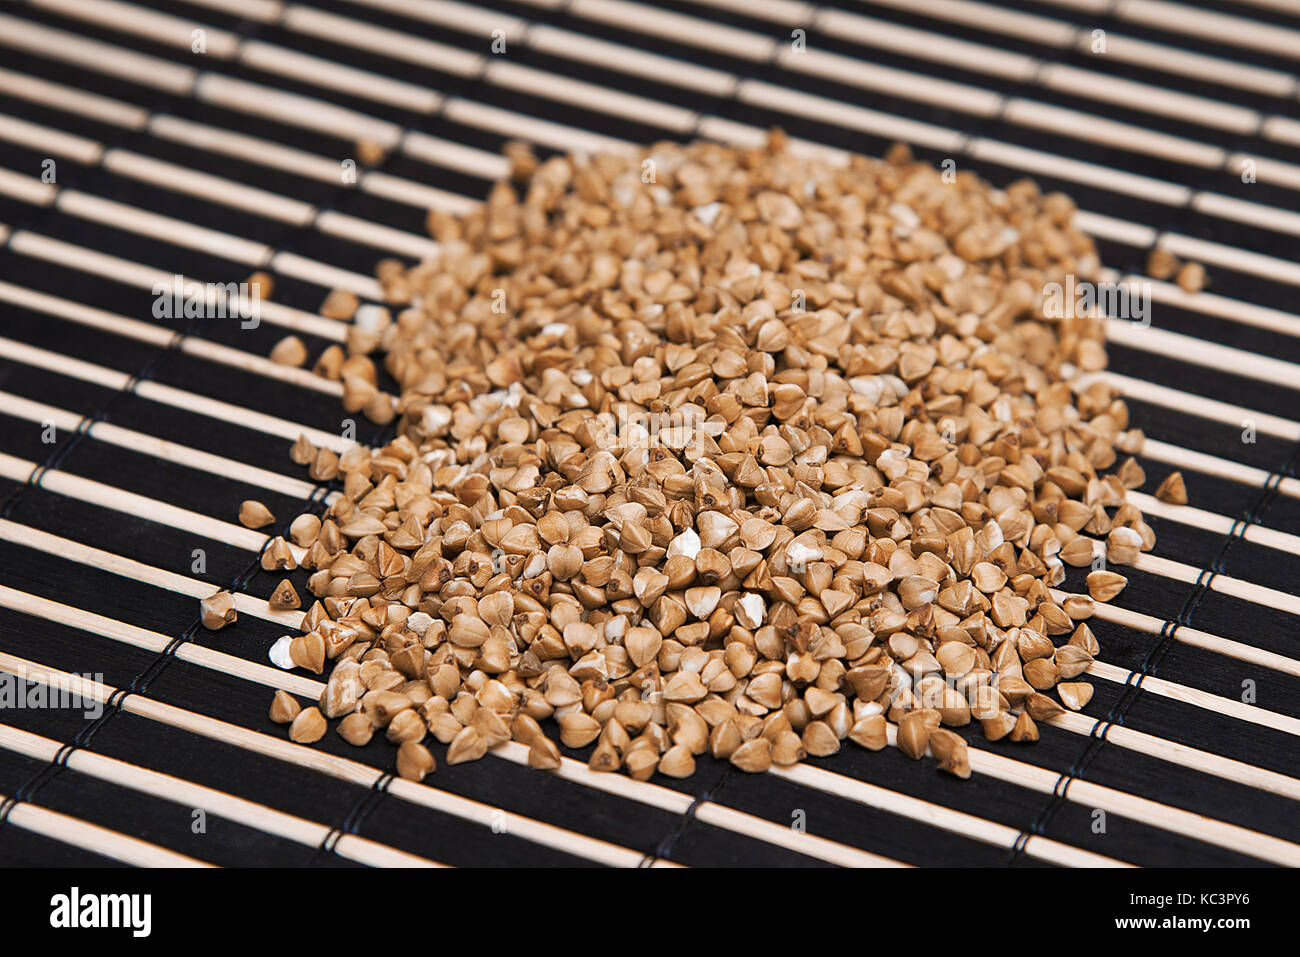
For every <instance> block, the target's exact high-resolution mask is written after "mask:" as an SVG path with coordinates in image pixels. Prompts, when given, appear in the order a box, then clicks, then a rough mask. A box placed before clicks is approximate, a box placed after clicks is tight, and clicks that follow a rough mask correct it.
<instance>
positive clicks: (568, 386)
mask: <svg viewBox="0 0 1300 957" xmlns="http://www.w3.org/2000/svg"><path fill="white" fill-rule="evenodd" d="M509 153H510V156H511V159H512V163H513V169H514V177H513V183H502V184H499V185H498V186H497V187H496V188H495V189H494V190H493V191H492V194H491V196H490V198H489V199H488V201H487V203H486V204H485V205H484V206H482V207H481V208H480V209H478V210H476V211H475V212H473V213H471V214H469V215H467V216H464V217H461V218H453V217H451V216H448V215H444V214H433V215H431V217H430V227H431V230H432V232H433V234H434V235H435V237H436V238H437V240H438V241H439V242H440V243H441V246H442V252H441V256H440V257H439V258H438V259H437V260H436V261H432V262H425V263H422V264H420V265H419V266H416V267H415V268H411V269H406V268H404V267H403V266H402V265H400V264H398V263H395V262H386V263H384V264H381V267H380V270H379V277H380V280H381V282H382V285H383V288H384V290H385V292H386V294H387V296H388V299H389V306H391V307H392V308H391V310H390V309H389V308H385V307H376V306H361V307H360V308H358V305H357V303H356V301H355V299H351V298H350V297H348V296H347V295H346V294H338V293H336V294H334V295H332V296H331V297H330V301H329V302H327V308H326V310H325V311H326V312H328V313H330V314H334V315H337V316H339V317H341V318H350V319H352V320H353V321H354V324H353V326H352V327H351V334H350V336H349V339H348V343H347V349H346V350H344V349H342V348H340V347H338V346H334V347H331V348H330V349H329V350H327V352H326V353H325V354H324V355H322V356H321V357H320V358H319V361H318V362H317V363H316V369H317V371H318V372H320V373H321V374H324V375H328V376H330V377H332V378H335V379H341V381H342V385H343V391H344V406H345V408H347V409H348V410H349V411H351V412H364V413H365V414H367V415H368V416H369V417H370V418H371V419H372V420H374V421H376V422H379V423H387V422H392V421H394V420H396V434H397V438H396V439H395V440H394V441H392V442H390V443H389V444H388V445H386V446H385V447H383V448H381V449H366V448H363V447H357V448H354V449H353V450H352V451H349V452H347V453H345V454H344V455H342V456H341V457H338V456H336V455H335V454H334V453H332V452H330V451H329V450H327V449H317V448H314V447H313V446H311V445H310V444H309V443H308V442H307V441H306V440H305V439H300V440H299V441H298V443H297V444H296V445H295V446H294V449H293V455H294V459H295V461H297V462H298V463H300V464H302V465H305V466H308V467H309V468H310V473H311V475H312V476H313V477H314V478H315V479H318V480H331V479H335V478H340V479H341V480H342V489H343V494H342V495H341V497H339V498H338V499H337V500H336V501H334V502H333V504H332V505H331V506H330V507H329V509H328V511H327V512H326V514H325V516H324V519H323V520H322V519H321V518H318V517H316V516H314V515H310V514H307V515H303V516H300V517H299V518H297V519H296V520H295V521H294V522H293V523H292V526H291V530H290V535H289V538H290V540H291V541H292V542H294V543H295V544H296V545H297V546H299V548H300V549H303V550H305V553H303V554H302V561H301V565H302V567H304V568H306V569H309V570H311V571H312V575H311V578H310V580H309V583H308V587H309V589H310V591H311V592H312V594H313V595H315V596H316V597H317V598H318V599H319V600H318V601H316V602H315V603H314V604H312V605H311V607H310V608H309V609H308V611H307V612H306V618H305V620H304V622H303V631H304V634H303V635H301V636H298V637H289V636H286V637H285V638H283V639H281V641H280V642H279V643H278V644H277V646H276V649H274V650H273V653H272V657H273V659H274V660H276V661H277V663H279V664H281V665H283V666H285V667H292V666H300V667H305V668H307V669H309V670H311V671H313V672H315V673H318V674H319V673H323V672H324V671H325V669H326V668H329V669H330V674H329V679H328V684H327V686H326V690H325V692H324V694H323V696H322V697H321V700H320V702H319V707H315V706H313V707H308V708H306V709H302V708H300V706H299V704H298V702H297V701H296V700H295V699H294V698H293V697H292V696H290V695H288V694H286V693H284V692H280V693H278V694H277V695H276V698H275V701H274V703H273V705H272V709H271V717H272V718H273V719H274V720H276V721H279V722H282V723H286V724H289V725H290V728H289V734H290V737H291V738H293V740H295V741H301V742H310V741H316V740H319V739H320V738H321V737H322V736H323V735H324V734H325V732H326V719H327V718H329V719H339V720H338V725H337V730H338V733H339V734H340V735H342V736H343V737H344V738H345V739H346V740H347V741H349V742H351V743H353V744H356V745H363V744H365V743H366V742H368V741H369V740H370V739H371V738H372V736H373V735H374V734H375V733H376V732H382V733H383V734H385V735H386V737H387V738H388V739H389V740H390V741H391V742H393V743H395V744H397V745H400V749H399V750H398V752H397V767H398V770H399V772H400V773H401V774H402V775H403V776H406V777H408V778H413V779H417V780H418V779H420V778H422V777H423V776H424V775H425V774H426V773H428V772H429V771H431V770H432V769H433V767H434V758H433V755H432V754H431V753H430V751H429V749H428V748H427V747H426V746H425V745H424V744H423V743H422V742H424V740H425V739H426V736H428V735H432V736H433V737H434V738H436V739H437V740H438V741H440V742H442V743H444V744H446V745H448V749H447V756H446V760H447V762H448V763H451V764H456V763H459V762H462V761H469V760H474V759H476V758H481V757H482V756H483V755H484V754H486V753H487V752H488V751H489V750H490V749H492V748H493V747H494V746H497V745H500V744H502V743H503V742H506V741H509V740H514V741H517V742H520V743H522V744H523V745H525V746H526V747H527V748H528V749H529V762H530V763H531V764H532V765H533V766H535V767H538V768H555V767H558V766H559V763H560V755H561V751H560V749H559V747H557V745H556V744H555V743H554V742H553V741H552V739H551V737H549V736H548V735H547V733H546V731H545V730H544V727H543V725H544V723H545V722H548V721H554V722H556V723H557V724H558V727H559V740H560V742H561V743H562V744H563V745H564V746H565V747H566V748H573V749H581V748H585V747H587V746H589V745H594V747H593V748H592V750H591V752H590V755H589V758H588V763H589V764H590V766H591V767H592V768H594V769H597V770H602V771H614V770H617V769H619V768H623V769H625V770H626V771H627V772H628V773H629V774H631V775H633V776H634V777H637V778H642V779H644V778H649V777H650V776H652V775H653V774H654V773H655V772H656V771H658V772H660V773H662V774H665V775H670V776H673V777H683V776H687V775H690V774H691V773H692V772H693V771H694V769H695V759H696V757H697V756H699V755H702V754H705V753H708V754H712V755H713V756H714V757H716V758H720V759H724V760H729V761H730V762H731V763H732V764H734V765H735V766H736V767H738V768H740V769H742V770H745V771H763V770H766V769H767V768H769V767H770V766H772V765H789V764H792V763H794V762H797V761H799V760H800V759H802V758H804V757H805V756H808V755H813V756H825V755H830V754H833V753H835V752H836V751H838V750H839V748H840V747H841V744H842V742H843V741H844V739H846V738H848V739H850V740H852V741H854V742H855V743H857V744H858V745H861V746H863V747H866V748H870V749H873V750H878V749H880V748H883V747H885V746H886V744H887V743H888V740H889V732H890V729H889V725H891V724H892V725H895V726H896V738H895V739H894V740H895V741H896V744H897V746H898V747H899V748H900V749H901V750H902V751H903V752H904V753H905V754H907V755H909V756H910V757H912V758H920V757H921V756H922V755H924V754H927V753H929V754H930V755H932V756H933V757H934V758H935V759H937V761H938V763H939V767H940V768H942V769H944V770H945V771H949V772H951V773H953V774H956V775H958V776H961V777H967V776H968V775H969V774H970V764H969V758H968V752H967V745H966V742H965V739H964V738H963V737H962V736H961V735H960V734H958V733H957V732H955V731H953V730H951V729H953V728H962V727H964V726H966V725H969V724H970V723H971V721H972V720H975V721H978V722H979V723H980V725H981V726H982V728H983V732H984V735H985V736H986V737H987V738H988V739H989V740H993V741H996V740H998V739H1001V738H1004V737H1006V738H1009V739H1010V740H1012V741H1033V740H1035V739H1036V738H1037V737H1038V729H1037V725H1036V722H1038V721H1043V720H1048V719H1051V718H1052V717H1054V716H1056V715H1058V714H1061V713H1062V711H1063V709H1064V708H1069V709H1072V710H1077V709H1079V708H1082V707H1084V706H1085V705H1086V704H1087V703H1088V700H1089V699H1090V697H1091V694H1092V688H1091V686H1090V685H1089V684H1087V683H1086V682H1081V681H1078V680H1076V679H1078V678H1080V677H1081V676H1082V675H1083V674H1084V672H1086V671H1087V669H1088V667H1089V665H1090V664H1091V662H1092V660H1093V656H1094V655H1096V654H1097V652H1098V648H1097V642H1096V640H1095V638H1094V637H1093V634H1092V632H1091V631H1090V629H1089V628H1088V625H1087V624H1086V622H1085V619H1087V618H1088V617H1089V616H1090V615H1091V614H1092V612H1093V601H1094V600H1098V601H1107V600H1109V599H1111V598H1113V597H1114V596H1115V595H1116V594H1118V593H1119V591H1120V589H1122V588H1123V587H1124V584H1125V579H1124V578H1123V577H1122V576H1120V575H1118V574H1116V573H1115V572H1113V571H1110V570H1109V569H1108V567H1107V563H1112V564H1114V563H1119V564H1123V563H1131V562H1132V561H1133V560H1134V559H1135V558H1136V557H1137V555H1138V553H1139V552H1140V551H1145V550H1149V549H1150V548H1151V547H1152V545H1153V544H1154V536H1153V535H1152V532H1151V529H1150V528H1149V526H1148V525H1147V524H1146V523H1145V522H1144V521H1143V519H1142V516H1141V514H1140V513H1139V512H1138V510H1137V509H1136V508H1135V507H1133V506H1132V505H1131V504H1126V503H1125V489H1126V487H1133V486H1135V485H1136V484H1140V483H1141V482H1142V481H1143V476H1142V474H1141V469H1140V468H1139V467H1138V466H1137V463H1136V462H1134V461H1133V460H1131V459H1130V460H1128V461H1126V462H1124V463H1123V464H1122V465H1121V466H1120V467H1119V468H1118V469H1117V470H1116V471H1115V472H1114V474H1109V475H1103V474H1102V472H1103V471H1104V470H1107V469H1110V468H1111V467H1112V466H1114V465H1116V463H1117V454H1116V448H1117V447H1120V448H1124V449H1134V448H1136V447H1137V443H1138V442H1140V433H1138V432H1136V431H1128V415H1127V411H1126V409H1125V406H1124V404H1123V403H1122V402H1121V401H1119V399H1117V398H1116V396H1115V394H1114V393H1113V392H1112V390H1111V389H1110V388H1108V387H1107V386H1105V385H1093V386H1091V387H1089V388H1087V389H1084V390H1082V391H1080V392H1078V393H1077V394H1076V392H1075V391H1074V390H1073V389H1072V387H1071V382H1072V380H1073V379H1074V378H1075V377H1076V375H1077V374H1078V373H1083V372H1091V371H1096V370H1099V369H1102V368H1103V367H1104V366H1105V364H1106V354H1105V349H1104V344H1103V334H1102V324H1101V321H1100V320H1099V319H1097V318H1090V317H1077V318H1068V319H1050V320H1049V319H1046V318H1044V317H1043V312H1042V301H1043V292H1042V291H1043V288H1044V286H1045V285H1046V284H1048V283H1051V282H1062V281H1063V280H1064V277H1065V276H1066V275H1067V274H1073V275H1074V276H1075V277H1077V278H1079V279H1088V280H1095V279H1096V277H1097V274H1098V271H1099V269H1100V263H1099V261H1098V258H1097V254H1096V251H1095V249H1094V246H1093V243H1092V241H1091V240H1090V239H1089V238H1088V237H1086V236H1084V235H1083V234H1082V233H1080V232H1079V231H1078V230H1076V229H1075V228H1074V226H1073V224H1072V217H1073V213H1074V206H1073V204H1072V203H1071V201H1070V200H1069V199H1068V198H1066V197H1065V196H1062V195H1060V194H1052V195H1046V196H1044V195H1042V194H1041V193H1040V192H1039V190H1038V189H1037V187H1036V186H1035V185H1034V184H1033V183H1031V182H1020V183H1016V184H1014V185H1012V186H1010V187H1008V188H1007V189H1005V190H999V189H994V188H991V187H990V186H989V185H987V184H985V183H983V182H981V181H980V180H979V179H978V178H977V177H975V176H974V175H973V174H970V173H965V172H962V173H959V174H958V175H957V176H956V177H955V180H952V181H949V180H951V177H948V178H945V177H944V176H943V175H941V174H940V172H939V171H937V170H935V169H934V168H932V167H930V166H928V165H925V164H922V163H918V162H914V161H913V160H912V158H911V156H910V154H909V153H908V152H907V151H906V149H902V148H896V149H895V150H894V151H891V154H890V156H889V158H888V159H887V160H885V161H880V160H874V159H868V158H866V157H861V156H856V157H853V158H852V160H851V161H850V162H849V163H848V164H847V165H844V166H837V165H833V164H831V163H829V162H827V161H824V160H821V159H815V158H806V157H804V156H801V155H799V154H797V153H795V152H794V151H792V150H790V149H787V148H786V145H785V142H784V137H783V136H782V135H781V134H780V133H779V131H774V133H773V134H772V136H771V139H770V141H769V143H768V145H767V148H765V149H755V150H745V149H736V148H731V147H726V146H720V145H715V144H709V143H696V144H693V145H690V146H679V145H674V144H660V145H657V146H654V147H653V148H651V149H649V150H648V151H645V152H643V153H640V154H633V153H629V154H627V155H597V156H592V157H589V158H576V157H568V158H562V157H556V158H552V159H548V160H545V161H538V160H537V159H536V158H535V157H533V155H532V154H531V153H529V152H528V151H527V150H526V149H522V148H514V149H512V150H510V151H509ZM349 300H350V301H349ZM394 313H395V315H394ZM281 352H282V353H284V354H291V355H293V356H295V357H297V358H296V361H302V358H301V355H300V351H299V350H297V349H281ZM372 354H378V355H382V357H383V359H382V361H383V366H384V368H385V369H386V370H387V372H388V373H389V375H390V376H391V378H392V380H394V381H395V382H396V383H397V387H398V392H399V394H397V395H390V394H386V393H385V392H383V391H382V390H381V389H380V388H379V387H378V385H377V382H378V381H379V376H378V375H377V369H376V366H375V361H376V360H374V359H372V358H371V355H372ZM290 361H295V360H293V359H291V360H290ZM255 506H256V503H246V508H245V509H244V510H243V511H244V512H246V513H247V520H248V521H249V522H260V523H262V524H267V523H269V521H270V519H271V517H270V515H269V512H268V513H266V514H263V513H264V512H266V510H265V509H264V508H262V509H261V511H259V510H258V508H259V507H255ZM241 514H242V513H241ZM268 556H269V557H268ZM263 564H264V567H267V568H271V569H289V568H292V567H294V564H295V559H294V556H293V554H292V551H291V549H290V548H289V545H288V543H287V542H286V541H284V540H283V539H275V540H273V542H272V544H271V545H270V546H269V547H268V549H267V552H266V553H265V554H264V557H263ZM1065 565H1077V566H1093V570H1092V571H1091V573H1090V574H1088V576H1087V587H1088V591H1089V595H1087V596H1085V595H1074V596H1066V595H1064V594H1062V593H1056V594H1055V595H1054V594H1053V591H1052V589H1053V587H1054V586H1057V585H1059V584H1061V583H1062V581H1063V580H1064V578H1065ZM272 605H273V607H279V608H293V607H298V606H299V599H298V596H297V594H296V592H295V591H294V589H293V586H292V585H291V584H289V583H288V582H287V581H285V582H284V583H282V585H281V587H280V588H279V589H277V591H276V595H275V597H273V599H272ZM1053 693H1054V695H1053Z"/></svg>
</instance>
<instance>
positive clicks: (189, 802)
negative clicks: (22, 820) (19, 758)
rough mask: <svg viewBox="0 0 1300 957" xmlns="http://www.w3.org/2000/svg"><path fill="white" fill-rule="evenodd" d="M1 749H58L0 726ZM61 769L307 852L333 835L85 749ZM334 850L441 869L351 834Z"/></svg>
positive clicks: (36, 754) (382, 862) (44, 752)
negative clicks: (266, 836) (292, 845)
mask: <svg viewBox="0 0 1300 957" xmlns="http://www.w3.org/2000/svg"><path fill="white" fill-rule="evenodd" d="M0 748H3V749H4V750H6V751H10V752H13V753H15V754H23V755H26V756H27V757H29V758H34V759H36V760H37V761H45V762H50V761H53V760H54V759H55V757H56V756H57V755H58V753H59V751H60V749H61V748H62V745H61V744H60V743H59V742H58V741H55V740H53V739H51V738H45V737H42V736H40V735H37V734H32V733H31V732H29V731H23V730H21V729H19V728H14V727H11V726H9V725H6V724H0ZM63 764H64V766H65V767H67V768H69V769H71V770H73V771H76V772H77V773H78V774H84V775H86V776H87V777H93V778H96V779H98V780H100V781H106V782H108V783H109V784H113V785H116V786H118V787H122V788H128V789H130V790H133V791H137V792H139V793H141V794H149V795H154V796H157V797H160V798H163V799H164V800H167V801H171V802H172V803H174V804H179V805H181V806H182V807H185V808H192V809H195V810H202V811H204V812H205V813H207V814H214V815H216V816H217V817H221V818H225V819H226V820H228V821H234V822H235V823H237V824H242V825H243V826H245V827H248V828H253V829H254V830H258V831H261V832H262V833H264V834H271V835H274V836H275V837H279V838H283V839H285V840H289V841H293V842H294V843H296V844H303V845H306V846H307V847H318V846H320V845H321V843H322V842H323V841H324V840H325V839H326V838H327V837H328V836H329V835H330V833H331V829H330V828H329V827H327V826H326V825H324V824H317V823H315V822H314V821H308V820H306V819H305V818H301V817H298V816H297V815H294V814H286V813H284V812H283V811H277V810H275V809H274V808H271V807H267V806H266V805H265V804H259V803H258V802H256V801H249V800H247V799H245V798H241V797H237V796H236V795H233V794H228V793H226V792H225V791H220V790H217V789H216V788H210V787H205V786H203V785H201V784H195V783H193V782H191V781H187V780H185V779H184V778H178V777H175V776H173V775H170V774H162V773H160V772H158V771H152V770H149V769H148V768H143V767H140V766H139V765H135V764H131V763H129V762H127V761H121V760H118V759H117V758H111V757H108V756H107V755H103V754H98V753H96V752H94V751H88V750H86V749H85V748H79V749H77V750H75V751H73V752H72V753H71V754H70V755H68V757H67V758H66V760H64V762H63ZM333 850H334V853H336V854H338V855H339V856H340V857H342V858H345V859H347V860H352V861H356V862H357V863H359V864H366V865H368V866H371V867H441V866H443V865H441V864H438V863H436V862H435V861H430V860H428V859H427V858H423V857H420V856H419V855H416V854H408V853H407V852H405V851H399V850H398V849H397V848H394V847H389V846H388V845H386V844H381V843H379V842H378V841H372V840H370V839H369V838H364V837H359V836H357V835H355V834H348V835H344V837H343V838H342V839H340V840H339V841H338V842H337V843H336V844H335V845H334V847H333Z"/></svg>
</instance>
